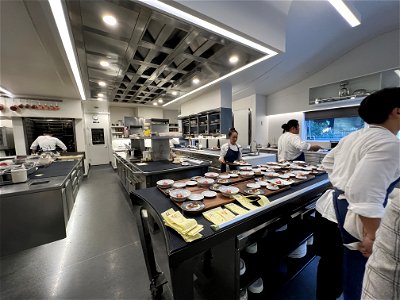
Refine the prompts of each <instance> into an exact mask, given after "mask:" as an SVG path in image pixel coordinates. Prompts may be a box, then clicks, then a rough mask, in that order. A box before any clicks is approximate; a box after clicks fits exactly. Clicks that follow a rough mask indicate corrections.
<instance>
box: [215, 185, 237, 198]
mask: <svg viewBox="0 0 400 300" xmlns="http://www.w3.org/2000/svg"><path fill="white" fill-rule="evenodd" d="M219 191H220V192H221V193H222V194H223V195H224V196H227V197H230V196H232V195H235V194H237V193H239V189H238V188H237V187H235V186H229V185H222V186H220V187H219Z"/></svg>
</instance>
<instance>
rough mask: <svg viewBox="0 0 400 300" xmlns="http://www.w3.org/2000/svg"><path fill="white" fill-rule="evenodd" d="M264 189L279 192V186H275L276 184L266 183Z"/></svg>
mask: <svg viewBox="0 0 400 300" xmlns="http://www.w3.org/2000/svg"><path fill="white" fill-rule="evenodd" d="M265 187H266V188H267V189H268V190H270V191H277V190H279V186H277V185H276V184H272V183H268V184H267V185H266V186H265Z"/></svg>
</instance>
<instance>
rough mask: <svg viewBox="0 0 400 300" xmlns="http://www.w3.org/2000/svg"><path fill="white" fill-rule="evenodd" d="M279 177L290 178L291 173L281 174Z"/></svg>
mask: <svg viewBox="0 0 400 300" xmlns="http://www.w3.org/2000/svg"><path fill="white" fill-rule="evenodd" d="M279 178H282V179H289V178H290V175H289V174H282V175H279Z"/></svg>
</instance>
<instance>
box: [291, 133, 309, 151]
mask: <svg viewBox="0 0 400 300" xmlns="http://www.w3.org/2000/svg"><path fill="white" fill-rule="evenodd" d="M292 144H293V146H294V147H296V149H298V150H300V151H307V150H310V148H311V145H310V144H309V143H306V142H304V141H302V140H301V138H300V137H299V136H297V135H296V136H295V137H293V140H292Z"/></svg>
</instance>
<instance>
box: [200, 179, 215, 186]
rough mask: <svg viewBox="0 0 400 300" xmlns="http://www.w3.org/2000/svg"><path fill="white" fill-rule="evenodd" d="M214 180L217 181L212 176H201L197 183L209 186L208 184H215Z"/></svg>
mask: <svg viewBox="0 0 400 300" xmlns="http://www.w3.org/2000/svg"><path fill="white" fill-rule="evenodd" d="M214 182H215V180H214V179H211V178H205V177H201V178H199V179H197V184H198V185H203V186H207V185H210V184H213V183H214Z"/></svg>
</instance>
